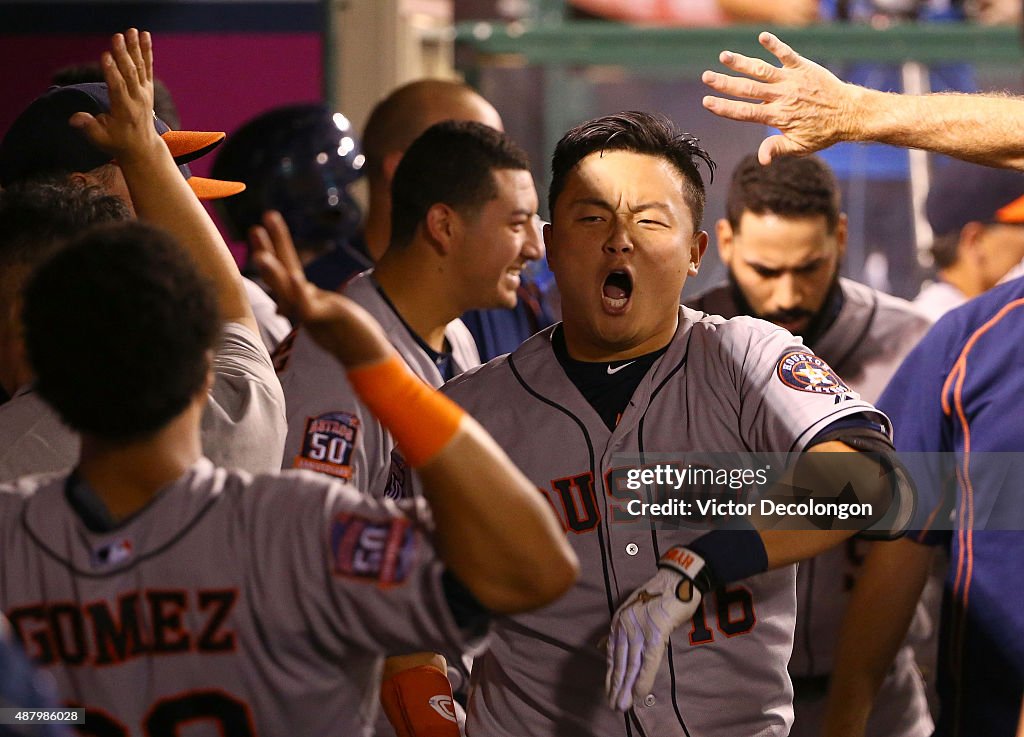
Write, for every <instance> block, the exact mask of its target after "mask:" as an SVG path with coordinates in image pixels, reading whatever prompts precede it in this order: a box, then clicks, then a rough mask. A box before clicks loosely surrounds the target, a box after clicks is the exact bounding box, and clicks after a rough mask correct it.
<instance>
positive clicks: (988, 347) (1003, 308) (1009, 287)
mask: <svg viewBox="0 0 1024 737" xmlns="http://www.w3.org/2000/svg"><path fill="white" fill-rule="evenodd" d="M1022 322H1024V277H1021V278H1018V279H1014V280H1012V281H1008V282H1006V283H1005V284H999V285H997V286H995V287H993V288H992V289H990V290H988V291H987V292H985V293H984V294H982V295H980V296H978V297H975V298H974V299H972V300H969V301H968V302H966V303H965V304H963V305H961V306H959V307H956V308H954V309H952V310H950V311H949V312H947V313H946V314H944V315H943V316H942V317H940V318H939V319H938V321H937V322H936V323H935V324H934V325H933V326H932V328H931V329H930V330H929V331H928V333H927V334H926V335H925V336H924V338H923V339H922V340H921V342H920V343H919V344H918V346H917V350H916V351H915V352H916V353H918V354H919V355H925V356H927V357H929V358H928V360H931V361H937V360H941V361H943V363H944V364H947V365H948V367H949V368H951V367H952V363H953V362H954V361H955V360H956V358H957V357H958V356H959V355H960V353H961V351H962V350H963V349H964V348H965V347H966V345H967V343H968V341H971V340H972V338H973V339H975V343H974V344H977V343H978V341H981V342H982V343H984V345H983V346H982V347H983V348H984V350H982V351H978V352H977V355H978V356H981V357H985V358H986V359H988V360H1000V357H1001V356H1002V354H1004V353H1005V352H1007V351H1016V350H1017V349H1018V347H1019V341H1017V340H1004V339H1003V337H1005V336H1004V335H1003V331H1006V330H1010V331H1013V332H1017V333H1019V331H1020V329H1021V328H1020V326H1021V324H1022Z"/></svg>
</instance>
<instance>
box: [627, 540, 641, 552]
mask: <svg viewBox="0 0 1024 737" xmlns="http://www.w3.org/2000/svg"><path fill="white" fill-rule="evenodd" d="M639 552H640V548H638V547H637V545H636V543H630V544H629V545H627V546H626V555H636V554H637V553H639Z"/></svg>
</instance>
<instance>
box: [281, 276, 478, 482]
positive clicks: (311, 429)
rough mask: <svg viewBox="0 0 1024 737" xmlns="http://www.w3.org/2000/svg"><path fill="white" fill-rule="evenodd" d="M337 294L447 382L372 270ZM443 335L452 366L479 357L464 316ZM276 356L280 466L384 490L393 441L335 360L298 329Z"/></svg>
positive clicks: (423, 369)
mask: <svg viewBox="0 0 1024 737" xmlns="http://www.w3.org/2000/svg"><path fill="white" fill-rule="evenodd" d="M342 293H343V294H344V295H345V296H346V297H349V298H350V299H352V300H353V301H355V302H356V303H357V304H359V305H361V306H362V307H363V309H365V310H366V311H367V312H369V313H370V314H371V315H373V317H374V318H375V319H376V320H377V322H379V323H380V325H381V327H382V328H383V329H384V333H385V335H387V336H388V339H389V340H390V341H391V344H392V345H393V346H394V347H395V350H397V351H398V353H399V355H401V357H402V358H403V359H404V360H405V362H406V363H407V364H408V365H409V368H411V369H412V371H413V373H415V374H416V375H417V376H419V377H420V378H421V379H423V380H424V381H425V382H427V383H428V384H430V385H431V386H434V387H440V386H441V385H442V384H443V383H444V381H443V379H442V378H441V373H440V372H439V371H438V368H437V366H436V365H435V364H434V361H433V360H432V359H431V357H430V356H428V355H427V353H426V351H425V350H424V349H423V348H422V347H421V345H420V343H419V342H418V341H417V340H416V338H415V336H414V335H413V333H412V332H411V330H410V329H409V328H408V327H407V326H406V325H405V323H404V322H402V318H401V317H399V316H398V314H397V313H396V312H395V310H394V309H393V308H392V307H391V305H390V304H388V302H387V300H386V299H385V298H384V297H383V296H382V295H381V293H380V292H379V291H378V289H377V286H376V284H375V282H374V280H373V278H372V276H371V275H370V274H369V273H364V274H360V275H359V276H357V277H356V278H355V279H353V280H352V281H351V282H349V283H348V284H347V285H346V286H345V287H344V288H343V289H342ZM445 338H446V339H447V341H448V344H449V346H450V347H451V353H452V359H453V361H454V363H455V366H454V368H455V371H456V372H462V371H464V370H465V369H467V368H470V367H471V366H476V365H477V364H479V363H480V356H479V354H478V353H477V350H476V344H475V343H474V342H473V336H472V335H470V333H469V330H467V329H466V326H465V325H463V324H462V321H461V320H453V321H452V322H451V323H449V325H448V327H447V329H446V330H445ZM274 358H275V361H276V363H277V367H278V374H279V376H280V379H281V385H282V387H283V388H284V396H285V399H286V402H287V408H288V438H287V440H286V441H285V447H284V458H283V460H282V462H281V467H282V468H304V469H308V470H311V471H320V472H321V473H326V474H329V475H331V476H337V477H338V478H341V479H345V480H346V481H349V482H350V483H352V484H355V485H356V486H357V487H358V488H360V489H363V490H364V491H366V492H368V493H370V494H374V495H377V496H381V495H383V494H384V492H385V489H386V487H387V480H388V476H389V468H390V465H391V451H392V450H394V447H395V442H394V439H393V438H392V437H391V434H390V433H389V432H388V431H387V430H385V429H384V427H383V426H382V425H381V424H380V423H379V422H378V421H377V419H376V418H375V417H374V416H373V414H372V413H371V412H370V411H369V410H368V409H367V408H366V405H364V404H363V403H362V402H361V401H359V399H358V398H357V397H356V395H355V392H354V391H353V390H352V385H351V384H349V383H348V379H347V378H346V376H345V369H344V368H343V367H342V366H341V364H339V363H338V360H337V359H336V358H334V356H332V355H331V354H329V353H328V352H327V351H325V350H323V349H322V348H320V346H318V345H317V344H316V343H315V342H314V341H313V339H312V338H311V337H310V336H309V333H308V332H306V331H305V330H303V329H302V328H299V329H298V330H296V331H295V333H293V334H292V336H291V337H290V338H289V339H288V340H287V341H285V343H283V344H282V345H281V347H280V349H279V350H278V352H277V353H276V354H275V356H274Z"/></svg>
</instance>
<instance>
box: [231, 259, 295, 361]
mask: <svg viewBox="0 0 1024 737" xmlns="http://www.w3.org/2000/svg"><path fill="white" fill-rule="evenodd" d="M242 285H243V286H244V287H245V296H247V297H248V298H249V305H250V306H251V307H252V314H253V316H254V317H255V318H256V325H258V326H259V329H260V337H261V338H262V339H263V345H265V346H266V347H267V350H268V351H270V352H271V353H273V352H274V350H275V349H276V348H277V346H278V345H280V343H281V341H282V340H284V339H285V338H287V337H288V333H290V332H291V331H292V324H291V323H290V322H288V320H287V319H286V318H284V317H282V316H281V315H279V314H278V312H277V303H276V302H275V301H274V300H273V299H271V298H270V295H269V294H267V293H266V292H264V291H263V287H261V286H260V285H259V284H257V283H256V282H254V281H252V280H251V279H246V278H245V277H243V278H242Z"/></svg>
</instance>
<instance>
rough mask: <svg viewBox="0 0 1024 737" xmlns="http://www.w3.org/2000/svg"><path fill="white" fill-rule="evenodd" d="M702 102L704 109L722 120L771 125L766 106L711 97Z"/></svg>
mask: <svg viewBox="0 0 1024 737" xmlns="http://www.w3.org/2000/svg"><path fill="white" fill-rule="evenodd" d="M702 102H703V105H704V107H705V108H707V109H708V110H710V111H711V112H713V113H714V114H715V115H718V116H720V117H723V118H729V119H730V120H740V121H744V122H750V123H764V124H765V125H771V124H772V123H771V122H770V115H769V110H768V106H767V105H759V104H755V103H752V102H740V101H738V100H726V99H725V98H722V97H713V96H711V95H708V96H707V97H705V98H704V99H703V101H702Z"/></svg>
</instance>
